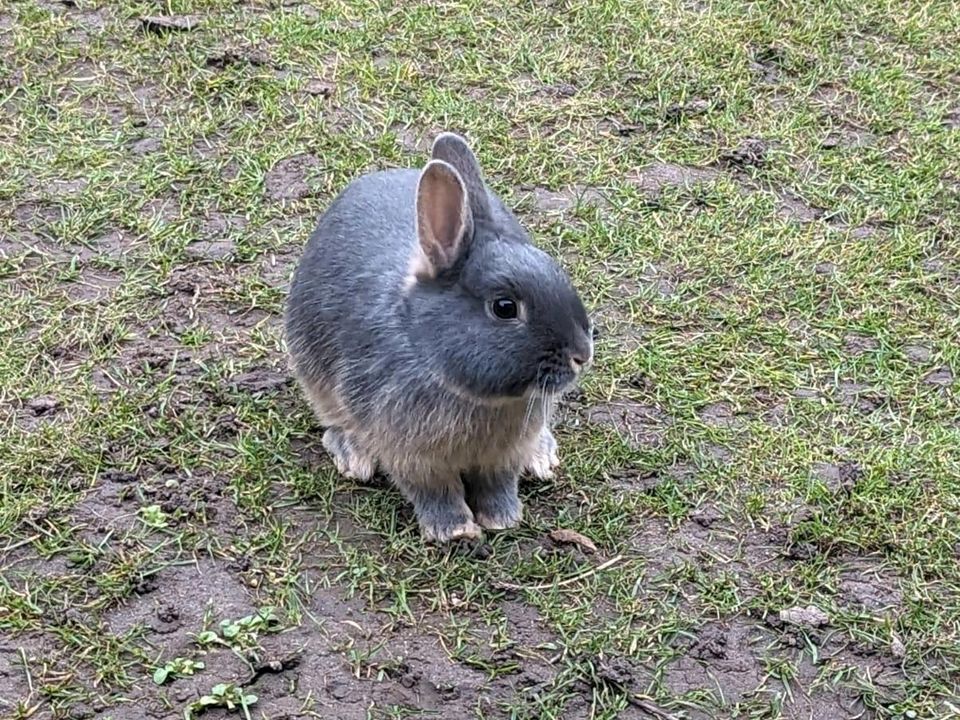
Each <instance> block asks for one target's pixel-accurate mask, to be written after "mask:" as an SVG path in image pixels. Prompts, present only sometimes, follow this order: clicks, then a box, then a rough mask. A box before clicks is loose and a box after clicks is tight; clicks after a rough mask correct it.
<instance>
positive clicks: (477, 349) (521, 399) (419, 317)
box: [286, 133, 593, 542]
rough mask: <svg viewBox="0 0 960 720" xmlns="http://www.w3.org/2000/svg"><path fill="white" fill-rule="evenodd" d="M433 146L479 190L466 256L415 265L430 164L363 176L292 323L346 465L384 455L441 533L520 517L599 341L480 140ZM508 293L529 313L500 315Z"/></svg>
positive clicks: (322, 233)
mask: <svg viewBox="0 0 960 720" xmlns="http://www.w3.org/2000/svg"><path fill="white" fill-rule="evenodd" d="M433 156H434V159H436V160H443V161H444V162H446V163H447V164H448V165H449V166H450V167H452V168H454V170H455V174H459V177H460V179H462V181H463V187H465V188H466V190H467V198H466V202H467V204H468V207H465V208H464V212H466V213H467V222H466V223H465V225H464V227H465V228H466V230H465V232H464V236H463V238H462V242H459V243H458V244H456V245H455V247H457V248H459V250H458V255H457V256H456V258H455V261H454V262H453V263H452V265H451V266H450V267H448V268H443V267H441V268H438V269H437V271H436V273H435V276H434V275H430V274H428V275H426V276H425V275H423V274H422V273H416V274H412V271H411V268H416V267H417V264H418V263H421V264H422V262H423V258H424V257H425V254H424V251H423V250H422V249H421V245H422V244H423V243H424V242H428V241H424V240H418V227H417V221H416V218H417V202H418V200H417V198H418V195H417V192H418V183H419V180H420V177H421V172H420V171H417V170H390V171H385V172H377V173H373V174H370V175H366V176H363V177H361V178H359V179H357V180H355V181H354V182H352V183H351V184H350V185H349V186H348V187H347V188H346V189H345V190H344V191H343V193H342V194H341V195H340V196H339V197H338V198H337V199H336V200H334V202H333V203H332V204H331V205H330V207H329V209H328V210H327V212H326V213H325V214H324V215H323V217H322V218H321V219H320V222H319V225H318V226H317V229H316V230H315V232H314V233H313V235H312V236H311V238H310V240H309V242H308V244H307V247H306V250H305V252H304V255H303V258H302V259H301V261H300V264H299V266H298V268H297V270H296V274H295V276H294V280H293V285H292V287H291V291H290V297H289V299H288V302H287V309H286V331H287V344H288V348H289V351H290V355H291V360H292V365H293V368H294V372H295V374H296V376H297V379H298V381H299V383H300V385H301V387H302V388H303V390H304V392H305V394H306V396H307V398H308V399H309V401H310V403H311V405H312V406H313V408H314V410H315V411H316V413H317V416H318V418H319V420H320V422H321V424H323V425H324V426H325V427H327V428H328V430H327V433H326V434H325V436H324V445H325V446H326V447H327V449H328V451H330V452H331V454H332V455H333V456H334V459H335V460H336V462H337V467H338V469H340V471H341V472H343V473H344V474H347V475H351V476H354V477H360V478H361V479H363V478H364V476H368V475H369V474H370V473H372V472H373V469H374V468H376V467H377V466H379V467H380V468H382V469H383V470H384V471H385V472H387V473H388V474H389V475H390V477H391V479H392V480H393V481H394V483H395V484H396V485H397V486H398V488H399V489H400V490H401V492H402V493H403V494H404V496H405V497H406V498H407V499H408V500H409V501H410V502H411V503H412V504H413V506H414V510H415V512H416V515H417V518H418V520H419V522H420V525H421V528H422V529H423V533H424V536H425V537H426V538H428V539H430V540H436V541H441V542H442V541H446V540H449V539H452V538H455V537H476V536H478V535H479V533H480V529H479V527H478V523H479V524H481V525H485V526H487V527H488V528H490V529H497V528H501V527H510V526H513V525H516V524H517V523H518V522H519V521H520V513H521V509H520V501H519V498H518V497H517V482H516V480H517V476H518V475H519V473H520V472H521V471H522V470H523V469H524V468H533V469H534V470H535V472H537V474H539V475H542V476H546V474H547V473H548V472H549V469H550V467H552V466H553V465H554V464H556V442H555V441H554V440H553V436H552V435H551V434H550V430H549V421H550V417H551V414H552V410H553V405H554V402H555V399H556V397H558V395H559V394H560V393H562V392H563V391H564V390H566V389H567V388H569V387H570V386H571V385H572V384H573V383H574V382H575V380H576V375H577V371H578V370H579V366H575V365H574V363H573V362H572V361H571V358H572V357H576V358H579V360H580V361H581V362H583V363H585V362H587V361H589V359H590V356H591V355H592V350H593V348H592V341H591V338H590V322H589V319H588V318H587V314H586V312H585V310H584V308H583V304H582V303H581V301H580V299H579V297H578V296H577V293H576V291H575V290H574V289H573V287H572V285H571V283H570V281H569V279H568V278H567V276H566V274H565V273H564V272H563V271H562V270H561V269H560V267H559V266H558V265H557V264H556V262H554V261H553V260H552V259H551V258H550V257H549V256H548V255H546V254H545V253H543V252H542V251H540V250H538V249H537V248H535V247H534V246H533V245H532V244H530V241H529V238H528V237H527V234H526V233H525V232H524V230H523V228H522V227H521V226H520V224H519V223H518V222H517V220H516V218H515V217H514V216H513V214H512V213H510V211H509V210H507V209H506V207H505V206H504V205H503V203H502V202H501V201H500V200H499V199H498V198H497V197H496V196H495V195H493V193H492V192H491V191H490V190H489V188H487V186H486V185H485V184H484V182H483V180H482V178H481V177H480V175H479V172H480V171H479V166H478V165H477V163H476V159H475V157H474V156H473V153H472V152H471V151H470V149H469V147H468V146H467V145H466V143H465V141H463V139H462V138H459V137H458V136H455V135H451V134H448V133H445V134H443V135H441V136H440V137H439V138H438V139H437V141H436V144H435V149H434V154H433ZM479 192H482V193H483V195H482V196H481V197H477V194H478V193H479ZM426 195H427V196H426V197H423V196H422V195H421V198H420V202H430V195H429V193H427V194H426ZM422 209H423V208H421V210H422ZM421 217H423V213H421ZM422 232H423V230H422V229H421V233H422ZM505 295H508V296H510V297H513V298H515V299H517V300H519V301H520V302H521V306H522V308H523V311H524V313H525V317H524V320H523V321H505V320H500V319H498V318H496V317H495V316H494V315H493V314H492V312H491V311H490V305H489V303H490V302H491V301H492V300H493V299H495V298H497V297H501V296H505Z"/></svg>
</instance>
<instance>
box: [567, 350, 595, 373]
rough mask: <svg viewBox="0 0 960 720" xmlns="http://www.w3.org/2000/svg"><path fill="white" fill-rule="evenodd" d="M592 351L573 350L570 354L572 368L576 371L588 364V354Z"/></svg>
mask: <svg viewBox="0 0 960 720" xmlns="http://www.w3.org/2000/svg"><path fill="white" fill-rule="evenodd" d="M591 354H592V353H589V352H575V353H572V354H571V355H570V364H571V365H573V369H574V370H576V371H577V372H580V371H581V370H583V368H584V367H586V366H587V365H589V364H590V356H591Z"/></svg>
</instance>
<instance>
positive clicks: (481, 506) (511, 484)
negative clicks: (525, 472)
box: [464, 470, 523, 530]
mask: <svg viewBox="0 0 960 720" xmlns="http://www.w3.org/2000/svg"><path fill="white" fill-rule="evenodd" d="M464 486H465V488H466V492H467V504H468V505H469V506H470V509H471V510H473V518H474V520H476V521H477V523H478V524H479V525H480V526H481V527H483V528H485V529H487V530H506V529H507V528H512V527H516V526H517V525H519V524H520V521H521V520H522V519H523V503H521V502H520V496H519V495H518V494H517V474H516V472H512V471H509V470H507V471H495V472H476V473H471V474H469V475H467V476H466V477H465V478H464Z"/></svg>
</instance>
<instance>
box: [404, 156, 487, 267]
mask: <svg viewBox="0 0 960 720" xmlns="http://www.w3.org/2000/svg"><path fill="white" fill-rule="evenodd" d="M468 197H469V195H468V191H467V188H466V187H465V186H464V182H463V180H462V179H461V177H460V174H459V173H458V172H457V171H456V170H455V169H454V168H453V167H451V166H450V165H448V164H447V163H445V162H444V161H443V160H431V161H430V162H429V163H427V166H426V167H425V168H424V169H423V172H422V173H421V174H420V181H419V182H418V183H417V200H416V202H417V214H416V217H417V240H418V241H419V243H418V244H419V251H420V252H419V253H418V254H417V256H416V257H415V258H414V267H413V268H412V271H413V275H414V277H416V278H417V279H420V280H423V279H429V278H435V277H436V276H437V275H439V274H440V273H441V272H443V271H444V270H449V269H450V268H452V267H453V266H454V265H455V264H456V262H457V260H459V259H460V255H461V254H462V253H463V251H464V248H465V246H466V242H467V238H468V237H469V235H470V233H471V230H472V227H473V221H472V218H471V215H470V208H469V199H468Z"/></svg>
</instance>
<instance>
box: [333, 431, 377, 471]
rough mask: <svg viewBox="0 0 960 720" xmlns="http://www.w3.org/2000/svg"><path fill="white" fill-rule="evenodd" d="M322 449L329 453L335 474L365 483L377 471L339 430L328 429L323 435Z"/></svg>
mask: <svg viewBox="0 0 960 720" xmlns="http://www.w3.org/2000/svg"><path fill="white" fill-rule="evenodd" d="M323 447H324V448H326V450H327V452H328V453H330V457H331V458H332V459H333V464H334V465H335V466H336V468H337V472H339V473H340V474H341V475H343V476H344V477H346V478H350V479H353V480H361V481H366V480H369V479H370V478H372V477H373V475H374V473H375V472H376V471H377V464H376V463H375V462H374V461H373V460H372V459H370V458H369V457H367V456H365V455H363V454H362V453H360V452H358V451H357V449H356V446H355V445H354V444H353V443H352V442H351V441H350V438H349V436H348V435H347V434H346V433H345V432H344V431H343V430H341V429H340V428H333V427H332V428H328V429H327V431H326V432H325V433H324V434H323Z"/></svg>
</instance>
